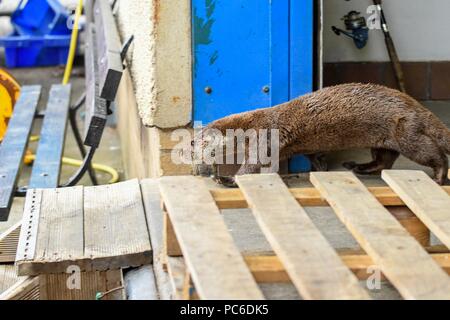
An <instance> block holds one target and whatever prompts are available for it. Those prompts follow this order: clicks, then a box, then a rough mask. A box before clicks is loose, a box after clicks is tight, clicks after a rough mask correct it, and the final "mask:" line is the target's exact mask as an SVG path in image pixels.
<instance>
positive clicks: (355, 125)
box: [194, 83, 450, 185]
mask: <svg viewBox="0 0 450 320" xmlns="http://www.w3.org/2000/svg"><path fill="white" fill-rule="evenodd" d="M205 129H206V130H208V129H217V130H219V131H220V132H222V133H224V134H225V132H226V130H227V129H243V130H244V131H245V130H248V129H255V130H257V131H258V130H261V129H269V130H270V129H278V130H279V131H278V132H279V153H280V160H283V159H287V158H290V157H291V156H293V155H295V154H304V155H309V156H310V157H311V159H312V160H317V159H318V158H320V157H318V156H317V155H322V154H324V153H329V152H333V151H340V150H348V149H356V148H358V149H361V148H370V149H371V153H372V161H371V162H369V163H363V164H357V163H354V162H347V163H344V166H345V167H346V168H348V169H350V170H353V171H354V172H355V173H357V174H378V173H381V171H382V170H384V169H391V168H392V166H393V165H394V162H395V161H396V160H397V158H398V157H399V155H400V154H402V155H403V156H405V157H406V158H409V159H410V160H412V161H414V162H416V163H418V164H421V165H424V166H428V167H431V168H432V169H433V171H434V180H435V181H436V182H437V183H438V184H440V185H443V184H445V183H446V182H447V172H448V159H447V155H448V154H450V130H449V129H448V128H447V126H446V125H445V124H444V123H442V122H441V121H440V120H439V119H438V118H437V117H436V116H435V115H434V114H433V113H432V112H430V111H429V110H428V109H426V108H425V107H424V106H422V105H421V104H420V103H419V102H418V101H417V100H415V99H414V98H412V97H411V96H409V95H407V94H405V93H403V92H400V91H398V90H395V89H391V88H388V87H385V86H381V85H376V84H361V83H349V84H342V85H336V86H331V87H327V88H324V89H321V90H318V91H316V92H314V93H311V94H307V95H304V96H301V97H299V98H296V99H294V100H291V101H289V102H287V103H284V104H281V105H277V106H274V107H271V108H264V109H258V110H254V111H248V112H244V113H240V114H234V115H230V116H228V117H225V118H222V119H219V120H217V121H214V122H212V123H211V124H209V125H208V126H206V127H205ZM194 139H195V138H194ZM316 163H317V161H316ZM260 169H261V165H258V164H252V165H246V164H244V165H242V167H241V169H240V170H239V171H238V172H237V175H242V174H250V173H257V172H258V170H260ZM222 182H224V181H222ZM225 182H228V184H229V183H230V181H229V180H228V181H227V180H225ZM231 183H233V179H231Z"/></svg>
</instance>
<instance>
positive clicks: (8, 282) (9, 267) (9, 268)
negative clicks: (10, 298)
mask: <svg viewBox="0 0 450 320" xmlns="http://www.w3.org/2000/svg"><path fill="white" fill-rule="evenodd" d="M17 281H19V277H18V276H17V269H16V267H15V266H14V264H2V265H0V295H1V294H2V293H3V292H5V291H6V290H8V289H9V288H10V287H12V286H13V285H14V284H15V283H17Z"/></svg>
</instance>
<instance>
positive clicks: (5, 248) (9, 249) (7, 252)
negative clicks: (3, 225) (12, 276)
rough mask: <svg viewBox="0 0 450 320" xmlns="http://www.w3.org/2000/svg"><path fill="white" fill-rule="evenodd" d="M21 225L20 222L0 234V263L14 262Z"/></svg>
mask: <svg viewBox="0 0 450 320" xmlns="http://www.w3.org/2000/svg"><path fill="white" fill-rule="evenodd" d="M21 225H22V223H21V222H18V223H16V224H15V225H13V226H11V228H9V229H8V230H6V231H5V232H4V233H3V234H1V235H0V263H14V261H15V260H16V253H17V245H18V244H19V236H20V226H21Z"/></svg>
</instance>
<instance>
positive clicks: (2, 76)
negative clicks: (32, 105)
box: [0, 68, 20, 141]
mask: <svg viewBox="0 0 450 320" xmlns="http://www.w3.org/2000/svg"><path fill="white" fill-rule="evenodd" d="M19 95H20V85H19V83H18V82H17V81H16V80H15V79H14V78H13V76H11V75H10V74H9V73H8V72H6V70H5V69H1V68H0V141H2V139H3V137H4V135H5V133H6V128H7V127H8V122H9V119H10V118H11V116H12V112H13V108H14V104H15V103H16V101H17V99H19Z"/></svg>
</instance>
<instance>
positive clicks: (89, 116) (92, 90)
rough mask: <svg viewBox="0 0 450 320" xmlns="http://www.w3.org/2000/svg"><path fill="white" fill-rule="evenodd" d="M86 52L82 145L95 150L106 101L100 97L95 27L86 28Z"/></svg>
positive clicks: (104, 121) (103, 125)
mask: <svg viewBox="0 0 450 320" xmlns="http://www.w3.org/2000/svg"><path fill="white" fill-rule="evenodd" d="M85 46H86V50H85V55H84V63H85V70H86V120H85V141H84V144H85V145H87V146H89V147H93V148H97V147H98V146H99V145H100V141H101V138H102V135H103V131H104V129H105V126H106V117H107V106H106V100H105V99H102V98H101V97H100V88H99V84H98V82H99V79H98V64H97V59H98V56H97V44H96V38H95V26H94V25H93V24H88V25H87V28H86V44H85Z"/></svg>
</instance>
